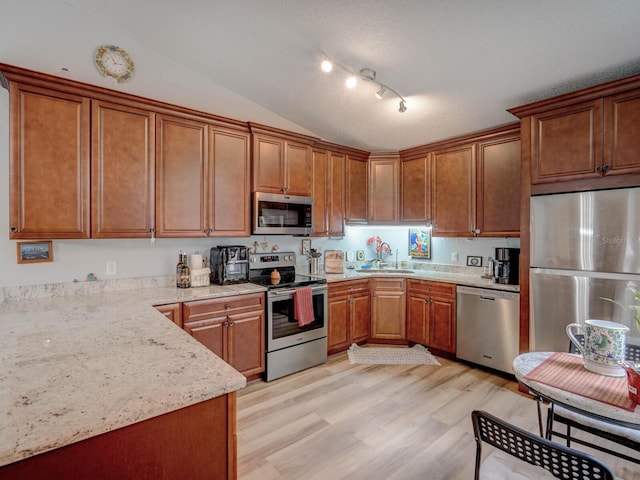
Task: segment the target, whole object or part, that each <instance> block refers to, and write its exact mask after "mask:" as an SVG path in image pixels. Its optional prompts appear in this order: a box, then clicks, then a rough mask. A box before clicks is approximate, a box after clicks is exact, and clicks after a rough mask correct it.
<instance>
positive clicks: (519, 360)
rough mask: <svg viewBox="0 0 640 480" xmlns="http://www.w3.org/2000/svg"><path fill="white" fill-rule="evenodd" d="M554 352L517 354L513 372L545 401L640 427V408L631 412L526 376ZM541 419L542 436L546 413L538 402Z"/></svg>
mask: <svg viewBox="0 0 640 480" xmlns="http://www.w3.org/2000/svg"><path fill="white" fill-rule="evenodd" d="M553 354H554V352H530V353H524V354H521V355H519V356H517V357H516V358H515V359H514V361H513V371H514V374H515V376H516V379H517V380H518V382H520V383H521V384H522V385H524V386H525V387H526V388H527V389H529V390H530V391H531V393H532V394H533V395H534V396H535V397H536V398H537V399H538V400H545V401H548V402H551V403H553V404H555V405H561V406H563V407H564V408H567V409H569V410H573V411H575V412H578V413H580V414H582V415H587V416H591V417H593V418H595V419H597V420H601V421H603V422H608V423H612V424H615V425H619V426H622V427H626V428H632V429H637V430H640V408H638V406H637V405H636V408H635V410H633V411H629V410H625V409H624V408H620V407H616V406H614V405H609V404H607V403H604V402H601V401H599V400H594V399H592V398H588V397H585V396H582V395H578V394H576V393H572V392H568V391H566V390H563V389H561V388H557V387H552V386H550V385H547V384H544V383H541V382H537V381H534V380H530V379H527V378H525V377H526V375H527V374H528V373H529V372H531V371H532V370H533V369H535V368H536V367H538V366H539V365H541V364H542V363H543V362H544V361H546V360H547V359H549V358H550V357H551V356H552V355H553ZM538 420H539V423H540V435H541V436H543V435H542V415H541V412H540V402H538Z"/></svg>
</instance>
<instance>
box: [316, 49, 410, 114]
mask: <svg viewBox="0 0 640 480" xmlns="http://www.w3.org/2000/svg"><path fill="white" fill-rule="evenodd" d="M334 64H335V65H337V66H338V67H340V69H342V70H343V71H345V72H346V73H348V74H349V77H348V78H347V80H346V85H347V88H354V87H355V86H356V84H357V83H358V77H360V79H362V80H365V81H367V82H373V83H377V84H378V87H379V88H378V90H377V91H376V94H375V95H376V97H377V98H378V99H380V100H382V97H384V95H385V93H387V92H391V93H393V94H394V95H396V96H397V97H398V98H399V99H400V104H399V108H398V111H399V112H400V113H404V112H406V111H407V101H406V99H405V98H404V97H403V96H402V95H400V94H399V93H398V92H396V91H395V90H394V89H393V88H391V87H389V86H388V85H385V84H383V83H380V82H378V81H377V80H376V71H375V70H374V69H372V68H369V67H363V68H361V69H360V70H359V72H358V74H357V75H356V74H355V73H354V72H353V71H351V70H350V69H349V68H347V67H345V66H344V65H342V64H341V63H339V62H336V61H333V60H330V59H329V58H328V57H325V59H324V60H323V61H322V63H321V65H320V68H321V69H322V71H323V72H325V73H329V72H331V71H332V70H333V65H334Z"/></svg>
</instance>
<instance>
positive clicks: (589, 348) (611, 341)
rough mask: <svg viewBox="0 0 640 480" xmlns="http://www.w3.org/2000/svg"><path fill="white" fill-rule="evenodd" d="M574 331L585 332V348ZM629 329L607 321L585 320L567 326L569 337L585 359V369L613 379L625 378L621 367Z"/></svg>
mask: <svg viewBox="0 0 640 480" xmlns="http://www.w3.org/2000/svg"><path fill="white" fill-rule="evenodd" d="M573 329H576V330H583V331H584V346H582V344H581V343H580V342H579V341H578V339H577V338H576V337H575V335H574V334H573ZM628 331H629V328H628V327H627V326H625V325H622V324H620V323H615V322H609V321H607V320H585V322H584V327H583V326H582V325H580V324H579V323H570V324H569V325H567V335H569V340H571V343H573V344H574V345H575V346H576V348H577V349H578V351H579V352H580V353H581V354H582V358H583V359H584V367H585V368H586V369H587V370H589V371H591V372H594V373H599V374H601V375H609V376H611V377H624V376H625V371H624V369H623V368H622V367H621V366H620V363H621V362H623V361H624V350H625V345H626V342H627V332H628Z"/></svg>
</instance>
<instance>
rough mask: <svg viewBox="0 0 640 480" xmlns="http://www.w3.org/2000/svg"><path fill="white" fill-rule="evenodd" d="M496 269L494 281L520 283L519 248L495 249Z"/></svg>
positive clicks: (510, 283) (511, 283)
mask: <svg viewBox="0 0 640 480" xmlns="http://www.w3.org/2000/svg"><path fill="white" fill-rule="evenodd" d="M495 262H496V263H495V271H494V273H493V281H494V282H495V283H506V284H509V285H518V284H519V283H520V279H519V272H520V268H519V263H520V249H519V248H496V249H495Z"/></svg>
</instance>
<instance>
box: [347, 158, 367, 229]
mask: <svg viewBox="0 0 640 480" xmlns="http://www.w3.org/2000/svg"><path fill="white" fill-rule="evenodd" d="M367 167H368V164H367V159H366V157H364V158H361V157H355V156H354V157H352V156H350V155H349V156H347V160H346V173H345V176H346V196H347V202H346V211H345V221H346V223H347V224H366V223H367V199H368V191H369V188H368V187H369V182H368V178H367Z"/></svg>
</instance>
